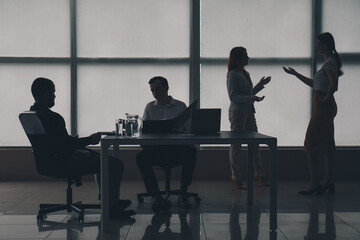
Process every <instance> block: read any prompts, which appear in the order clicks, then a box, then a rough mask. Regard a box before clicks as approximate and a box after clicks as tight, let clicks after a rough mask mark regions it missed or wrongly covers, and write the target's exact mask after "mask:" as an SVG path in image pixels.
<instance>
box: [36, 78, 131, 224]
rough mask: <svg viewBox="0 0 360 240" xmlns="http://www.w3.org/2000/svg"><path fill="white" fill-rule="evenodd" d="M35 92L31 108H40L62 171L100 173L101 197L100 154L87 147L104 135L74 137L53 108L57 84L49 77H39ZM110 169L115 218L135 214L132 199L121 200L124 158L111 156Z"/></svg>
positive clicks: (112, 212)
mask: <svg viewBox="0 0 360 240" xmlns="http://www.w3.org/2000/svg"><path fill="white" fill-rule="evenodd" d="M31 93H32V95H33V97H34V99H35V103H34V105H32V106H31V108H30V111H36V112H37V115H38V116H39V118H40V121H41V122H42V124H43V126H44V129H45V132H46V134H47V135H48V137H49V141H50V146H51V147H50V148H51V149H50V151H51V153H52V154H53V156H54V158H55V159H57V163H58V166H59V171H66V172H70V173H71V174H73V175H74V176H75V175H79V176H82V175H86V174H96V175H95V176H96V177H95V180H96V183H97V185H98V189H99V198H100V184H99V182H100V177H99V173H100V154H99V153H98V152H95V151H93V150H90V149H87V148H85V147H86V146H87V145H90V144H98V143H99V141H100V138H101V135H100V134H99V133H94V134H92V135H90V136H88V137H82V138H79V137H72V136H70V135H69V134H68V132H67V130H66V128H65V121H64V118H63V117H62V116H61V115H60V114H58V113H56V112H53V111H51V110H50V108H52V107H53V106H54V105H55V84H54V83H53V82H52V81H51V80H50V79H47V78H37V79H35V80H34V82H33V84H32V86H31ZM109 164H110V166H111V167H110V169H112V171H113V172H111V173H110V176H113V179H111V180H110V189H111V192H112V195H111V196H110V209H111V210H110V211H111V215H112V217H113V218H122V217H129V216H131V215H134V214H135V212H134V211H133V210H124V209H125V208H127V207H128V206H129V205H130V204H131V201H130V200H118V198H119V188H120V182H121V179H122V176H123V172H124V164H123V163H122V161H121V160H120V159H116V158H111V157H110V159H109Z"/></svg>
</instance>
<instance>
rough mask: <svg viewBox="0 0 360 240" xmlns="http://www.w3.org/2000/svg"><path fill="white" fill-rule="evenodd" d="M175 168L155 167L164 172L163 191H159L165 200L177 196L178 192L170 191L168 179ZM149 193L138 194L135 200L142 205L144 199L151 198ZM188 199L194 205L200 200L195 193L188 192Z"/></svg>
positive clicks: (167, 166) (172, 166)
mask: <svg viewBox="0 0 360 240" xmlns="http://www.w3.org/2000/svg"><path fill="white" fill-rule="evenodd" d="M174 167H176V166H174V165H172V164H169V165H163V166H161V167H157V168H159V169H163V170H164V171H165V190H164V191H160V193H161V194H162V195H165V197H166V199H169V198H170V196H171V195H176V196H179V194H180V190H170V178H171V170H172V169H173V168H174ZM151 196H152V194H151V193H138V194H137V200H138V202H140V203H142V202H143V201H144V197H151ZM187 196H188V197H193V198H194V199H195V201H196V203H200V201H201V199H200V198H199V196H198V194H197V193H192V192H188V193H187Z"/></svg>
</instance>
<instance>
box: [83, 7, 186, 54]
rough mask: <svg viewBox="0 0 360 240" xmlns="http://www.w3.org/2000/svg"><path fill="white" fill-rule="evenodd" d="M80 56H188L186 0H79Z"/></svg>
mask: <svg viewBox="0 0 360 240" xmlns="http://www.w3.org/2000/svg"><path fill="white" fill-rule="evenodd" d="M77 5H78V8H77V9H78V22H77V26H78V28H77V30H78V35H77V37H78V55H79V56H80V57H188V56H189V41H190V37H189V31H190V30H189V27H190V13H189V11H190V3H189V1H184V0H171V1H169V0H136V1H130V0H105V1H98V0H79V1H77Z"/></svg>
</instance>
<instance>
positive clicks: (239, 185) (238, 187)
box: [231, 177, 246, 190]
mask: <svg viewBox="0 0 360 240" xmlns="http://www.w3.org/2000/svg"><path fill="white" fill-rule="evenodd" d="M231 182H232V184H233V187H234V189H242V190H245V189H246V185H245V184H242V183H241V184H238V183H237V182H236V179H235V178H234V177H231Z"/></svg>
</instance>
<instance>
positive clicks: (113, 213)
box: [110, 207, 136, 219]
mask: <svg viewBox="0 0 360 240" xmlns="http://www.w3.org/2000/svg"><path fill="white" fill-rule="evenodd" d="M135 214H136V212H135V211H134V210H124V209H122V208H119V207H112V208H111V209H110V219H127V218H130V217H131V216H134V215H135Z"/></svg>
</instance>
